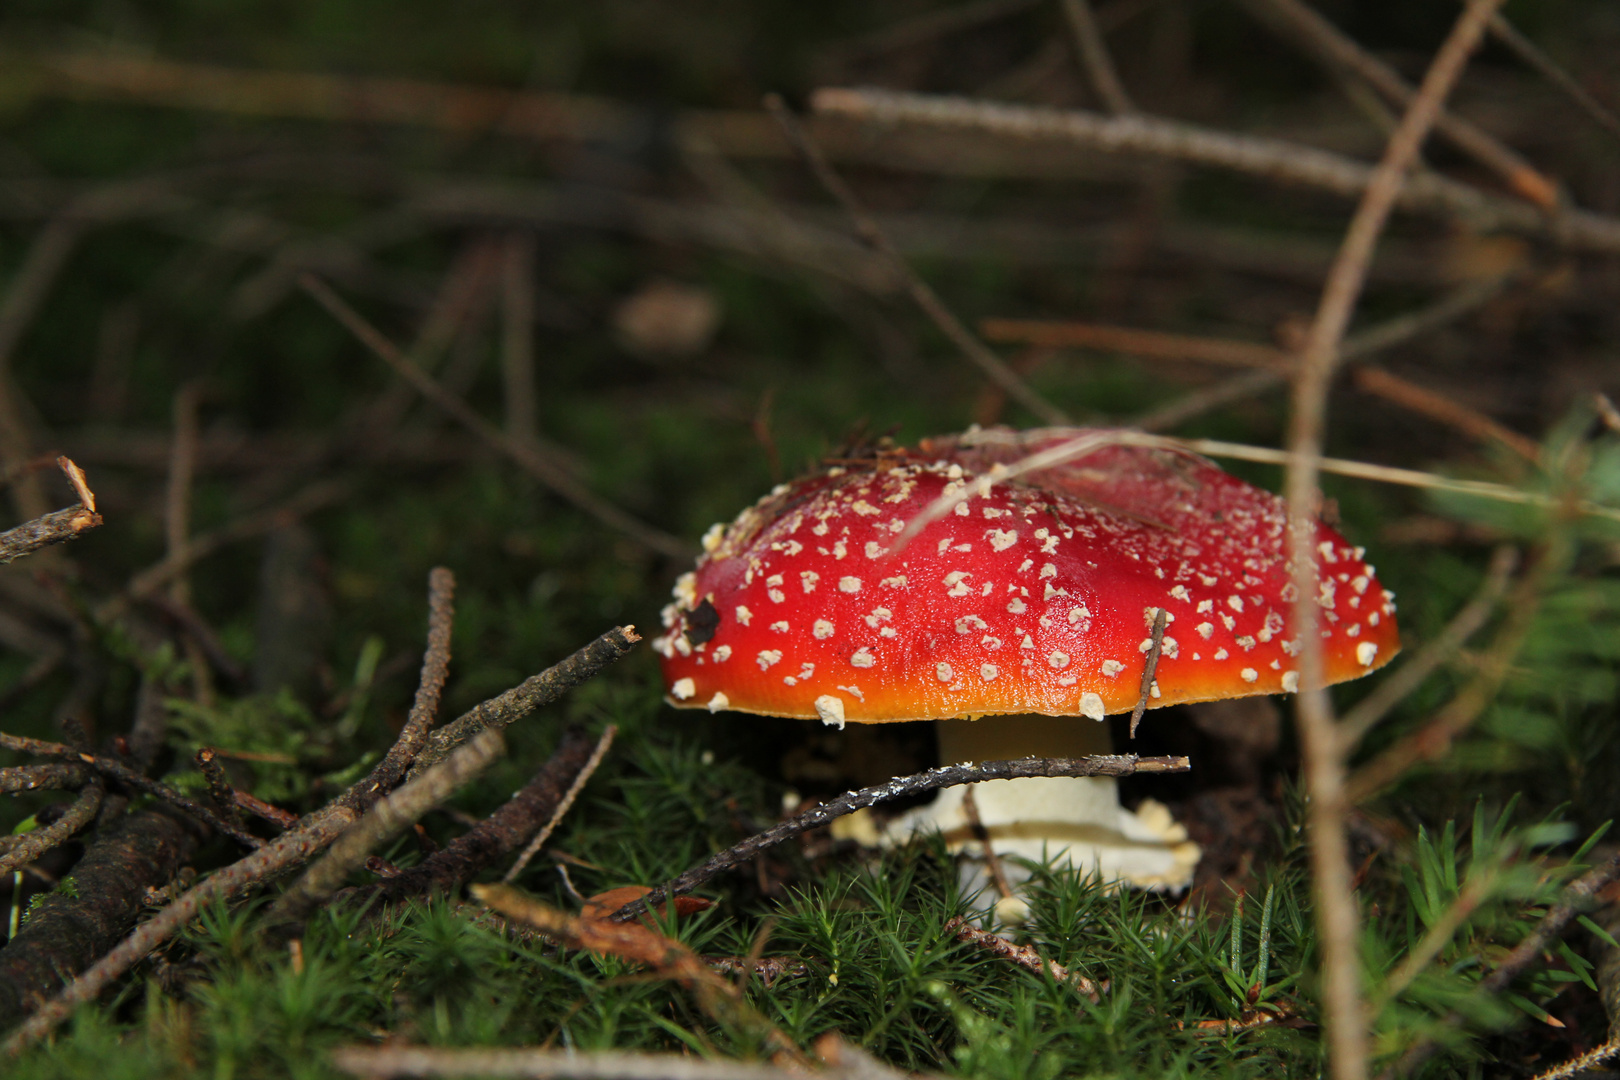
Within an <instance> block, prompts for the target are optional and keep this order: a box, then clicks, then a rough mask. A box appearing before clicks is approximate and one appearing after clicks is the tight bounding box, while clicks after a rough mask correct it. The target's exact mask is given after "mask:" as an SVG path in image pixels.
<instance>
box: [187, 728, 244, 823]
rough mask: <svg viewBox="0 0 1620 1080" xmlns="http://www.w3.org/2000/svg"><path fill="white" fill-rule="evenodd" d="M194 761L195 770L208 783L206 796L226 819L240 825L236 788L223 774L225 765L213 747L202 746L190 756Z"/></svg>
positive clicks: (240, 811) (240, 818)
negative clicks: (220, 761) (221, 762)
mask: <svg viewBox="0 0 1620 1080" xmlns="http://www.w3.org/2000/svg"><path fill="white" fill-rule="evenodd" d="M192 761H194V762H196V765H197V771H198V772H200V773H202V774H203V780H204V781H205V782H207V784H208V798H209V800H210V801H211V802H212V803H213V804H214V809H215V810H217V811H218V812H219V813H220V814H221V815H222V816H223V817H224V818H225V820H226V821H229V822H230V823H231V824H232V825H234V826H236V827H237V828H241V827H242V808H241V807H240V806H237V805H236V789H235V788H234V787H232V786H231V778H230V777H229V776H227V775H225V766H223V765H221V764H220V763H219V755H218V754H216V753H215V752H214V749H213V747H211V746H204V747H202V748H201V749H200V750H198V751H197V753H196V754H194V755H193V756H192Z"/></svg>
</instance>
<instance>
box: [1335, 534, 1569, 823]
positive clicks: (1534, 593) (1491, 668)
mask: <svg viewBox="0 0 1620 1080" xmlns="http://www.w3.org/2000/svg"><path fill="white" fill-rule="evenodd" d="M1562 561H1563V556H1562V555H1561V554H1559V553H1556V552H1554V551H1552V550H1547V549H1544V550H1543V551H1542V552H1541V554H1540V555H1539V556H1538V557H1537V558H1536V559H1535V561H1534V562H1533V563H1532V565H1531V567H1530V569H1529V570H1528V571H1527V572H1526V573H1525V574H1524V576H1523V577H1521V578H1520V579H1519V581H1518V583H1517V584H1516V585H1515V586H1514V588H1513V591H1512V593H1511V594H1510V595H1509V597H1508V599H1507V602H1506V603H1505V604H1504V605H1503V607H1504V610H1505V611H1506V612H1507V614H1506V615H1505V616H1504V618H1503V620H1502V624H1501V626H1500V627H1498V628H1497V631H1496V636H1495V638H1494V640H1492V642H1491V645H1490V648H1489V649H1488V650H1486V652H1485V654H1484V655H1483V656H1482V657H1480V660H1479V665H1478V672H1477V674H1476V675H1475V676H1474V678H1473V679H1472V680H1471V681H1470V682H1469V684H1468V685H1467V686H1465V687H1463V689H1462V690H1460V691H1458V693H1457V694H1456V696H1454V697H1453V698H1452V699H1451V700H1450V701H1448V702H1447V703H1446V704H1445V705H1444V706H1442V707H1441V708H1439V709H1437V710H1435V712H1434V713H1433V714H1432V715H1431V716H1430V717H1429V718H1428V719H1427V720H1425V721H1424V723H1423V726H1422V727H1420V728H1419V729H1418V730H1416V731H1414V732H1412V733H1411V734H1408V735H1405V736H1402V737H1401V738H1399V739H1397V740H1396V741H1395V742H1394V743H1392V744H1390V745H1389V746H1387V747H1385V748H1384V749H1383V750H1382V751H1381V752H1380V753H1379V754H1378V755H1377V756H1376V757H1374V758H1373V759H1372V760H1371V761H1369V762H1367V763H1366V764H1364V765H1362V766H1361V767H1360V768H1358V769H1357V770H1356V771H1355V772H1354V773H1353V774H1352V775H1351V776H1350V778H1349V780H1348V781H1347V783H1346V785H1345V797H1346V798H1347V799H1348V800H1349V801H1350V802H1351V803H1358V802H1361V801H1362V800H1364V799H1367V798H1370V797H1371V796H1373V795H1374V794H1376V793H1377V792H1378V791H1380V790H1382V789H1383V788H1385V787H1387V786H1388V785H1390V784H1392V783H1394V782H1395V780H1397V779H1398V778H1399V777H1400V776H1401V775H1402V774H1404V773H1405V772H1406V771H1407V770H1408V769H1411V768H1412V767H1413V766H1415V765H1419V764H1421V763H1423V762H1425V761H1433V760H1435V759H1436V758H1439V757H1441V756H1443V755H1444V754H1445V753H1446V752H1447V751H1448V750H1450V749H1451V745H1452V743H1453V742H1455V741H1456V739H1457V737H1458V736H1459V735H1461V734H1462V733H1463V732H1464V731H1466V730H1468V728H1469V726H1471V725H1472V724H1473V722H1474V721H1475V720H1476V719H1478V717H1479V714H1480V713H1481V712H1483V711H1484V710H1485V708H1486V706H1488V705H1489V704H1490V703H1491V702H1492V701H1493V700H1494V699H1495V697H1496V692H1497V690H1498V689H1500V688H1501V685H1502V683H1503V681H1504V680H1506V679H1507V677H1508V675H1509V674H1510V672H1511V670H1512V664H1513V658H1514V657H1515V656H1517V655H1518V653H1519V648H1520V646H1522V645H1523V644H1524V640H1525V638H1526V637H1527V636H1528V635H1529V633H1530V627H1531V625H1532V624H1533V623H1534V622H1535V619H1536V615H1537V613H1538V612H1539V611H1540V610H1541V600H1542V593H1543V590H1544V589H1545V586H1546V583H1547V580H1548V578H1549V577H1551V576H1552V574H1553V573H1554V572H1555V567H1556V566H1558V565H1559V564H1561V563H1562Z"/></svg>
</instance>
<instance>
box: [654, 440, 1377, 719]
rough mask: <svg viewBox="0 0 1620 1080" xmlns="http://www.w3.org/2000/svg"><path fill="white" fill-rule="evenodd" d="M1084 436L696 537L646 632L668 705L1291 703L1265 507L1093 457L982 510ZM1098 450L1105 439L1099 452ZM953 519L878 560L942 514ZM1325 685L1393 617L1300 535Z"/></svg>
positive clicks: (864, 709) (1184, 463) (808, 498)
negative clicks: (659, 629)
mask: <svg viewBox="0 0 1620 1080" xmlns="http://www.w3.org/2000/svg"><path fill="white" fill-rule="evenodd" d="M1077 434H1081V433H1080V432H1076V431H1073V430H1068V429H1053V430H1050V431H1045V432H1039V433H1031V434H1030V435H1026V436H1023V437H1019V436H1015V435H1013V434H1012V433H1009V432H981V433H973V434H972V435H970V436H964V437H960V438H951V439H939V440H930V441H926V442H924V444H923V445H922V447H921V448H920V449H918V450H916V451H894V452H888V453H885V454H882V455H880V456H878V457H876V458H875V459H873V460H870V461H866V462H862V463H859V464H855V465H840V466H835V467H832V468H829V469H827V470H825V471H824V472H822V473H820V474H819V475H815V476H810V477H806V478H804V479H801V480H798V481H796V482H794V483H792V484H786V485H781V486H779V487H777V488H776V490H774V491H773V492H771V494H769V495H767V496H766V497H765V498H764V499H762V500H760V502H759V503H758V504H756V505H755V506H753V507H751V508H749V509H747V510H745V511H743V513H742V514H741V515H740V516H739V517H738V518H737V520H736V521H734V522H732V523H731V525H730V526H727V527H724V528H722V527H721V526H718V525H717V526H715V527H714V528H713V529H711V530H710V532H709V534H708V535H707V536H706V537H705V538H704V548H705V551H706V554H705V555H704V556H703V557H702V558H701V559H700V560H699V562H698V566H697V570H696V572H695V573H690V574H685V575H682V577H681V579H680V581H679V582H678V583H677V584H676V588H675V596H676V603H674V604H672V605H670V606H669V607H668V608H666V609H665V612H664V625H665V628H666V631H667V633H666V634H665V635H664V636H663V637H661V638H659V639H658V640H657V641H656V642H655V643H654V644H655V647H656V648H657V649H658V650H659V652H660V654H661V655H662V656H663V666H664V681H665V686H666V687H667V688H668V691H669V700H670V701H671V703H672V704H675V705H678V706H683V707H688V708H694V707H703V706H707V707H708V708H709V709H711V710H719V709H735V710H739V711H743V712H753V713H765V714H771V715H778V716H798V717H820V718H821V719H822V720H824V721H826V722H827V723H834V724H840V725H841V724H842V723H843V722H844V721H846V720H849V721H858V722H867V723H872V722H883V721H891V720H919V719H940V718H946V717H957V716H976V715H982V714H990V713H1030V712H1033V713H1045V714H1048V715H1054V716H1072V715H1084V716H1089V717H1092V718H1094V719H1099V720H1100V719H1102V717H1103V716H1104V715H1105V714H1107V713H1113V712H1123V711H1127V710H1129V709H1131V708H1132V707H1133V706H1134V705H1135V704H1136V700H1137V697H1138V696H1139V693H1140V689H1141V679H1142V672H1143V668H1144V666H1145V664H1146V659H1147V653H1148V650H1149V648H1150V647H1151V628H1152V625H1153V621H1154V618H1155V616H1156V615H1157V614H1158V612H1159V610H1160V609H1161V608H1163V609H1164V611H1165V613H1166V618H1167V626H1166V630H1165V635H1164V642H1163V648H1162V652H1161V656H1160V659H1159V664H1158V668H1157V670H1156V673H1155V674H1156V678H1155V681H1154V687H1153V696H1152V698H1151V700H1150V701H1149V705H1150V706H1152V707H1157V706H1161V705H1173V704H1176V703H1179V702H1187V701H1206V700H1210V699H1214V698H1227V697H1239V696H1243V695H1248V694H1274V693H1278V692H1291V691H1293V690H1295V689H1296V688H1297V686H1298V679H1299V676H1298V665H1297V663H1296V661H1295V657H1296V656H1297V655H1298V654H1299V651H1300V644H1299V642H1298V641H1297V640H1295V639H1294V638H1293V637H1292V636H1291V631H1290V622H1291V620H1292V615H1291V612H1292V607H1293V600H1294V596H1295V591H1294V586H1293V584H1292V576H1293V575H1292V569H1291V564H1290V563H1289V560H1288V558H1287V553H1286V548H1287V544H1286V543H1285V537H1286V534H1287V512H1286V509H1285V507H1284V505H1283V502H1282V500H1281V499H1279V498H1278V497H1277V496H1275V495H1272V494H1270V493H1269V492H1266V491H1262V490H1261V489H1259V488H1256V487H1253V486H1252V485H1250V484H1247V483H1244V482H1243V481H1241V480H1239V479H1237V478H1236V477H1233V476H1230V475H1228V474H1227V473H1225V472H1222V471H1221V470H1220V469H1219V468H1217V467H1216V466H1214V465H1213V464H1211V463H1210V462H1208V461H1206V460H1205V459H1203V458H1200V457H1197V456H1195V455H1192V454H1189V453H1185V452H1182V451H1171V450H1163V449H1157V448H1143V447H1139V446H1125V445H1103V446H1101V447H1098V448H1095V449H1093V450H1091V451H1090V452H1088V453H1086V454H1085V455H1084V456H1082V457H1079V458H1078V459H1076V460H1073V461H1070V462H1067V463H1065V464H1063V465H1061V466H1058V467H1054V468H1049V469H1045V470H1041V471H1039V472H1032V473H1028V474H1025V475H1023V476H1020V477H1018V478H1017V479H1016V480H1015V481H1013V482H1010V483H998V484H995V485H993V486H991V487H989V490H988V491H987V492H986V491H983V490H982V487H981V485H977V484H974V483H972V482H973V481H974V480H976V479H977V478H978V477H979V476H980V475H981V474H989V475H992V476H993V475H994V472H993V470H994V469H995V467H996V466H997V465H1007V464H1010V463H1012V462H1013V461H1016V460H1018V459H1020V458H1022V457H1024V456H1025V455H1026V454H1028V453H1030V452H1032V451H1036V450H1040V449H1044V448H1046V447H1048V446H1051V445H1055V444H1056V443H1057V442H1060V441H1063V440H1066V439H1070V438H1073V437H1074V436H1075V435H1077ZM1099 434H1106V433H1099ZM953 493H965V494H966V495H967V497H966V498H965V499H964V500H963V501H961V502H960V503H958V504H957V505H956V506H955V507H954V510H953V512H951V513H948V514H946V515H945V516H943V517H940V518H938V519H937V520H934V521H932V522H930V523H928V524H927V525H925V526H924V527H923V528H922V529H921V531H919V532H917V533H916V535H915V536H914V537H913V538H912V539H911V540H910V542H909V543H908V544H906V545H905V546H904V547H903V548H902V549H899V550H896V541H897V539H898V538H899V536H900V534H901V533H902V532H903V531H904V530H905V529H906V527H907V526H908V524H910V523H911V522H912V521H913V519H914V518H916V517H917V516H918V515H920V514H922V513H923V511H925V510H926V509H927V508H928V507H929V506H930V505H931V504H932V503H934V502H935V500H937V499H939V498H940V497H941V496H942V495H950V494H953ZM1316 537H1317V544H1316V548H1317V551H1318V553H1319V555H1318V560H1317V566H1318V581H1319V586H1318V588H1319V594H1318V597H1317V600H1318V603H1320V604H1321V605H1322V617H1321V633H1322V639H1323V642H1322V644H1323V647H1324V649H1325V657H1324V658H1325V663H1326V670H1327V679H1328V681H1329V682H1340V681H1343V680H1345V679H1352V678H1355V677H1357V676H1359V675H1363V674H1366V673H1367V672H1369V671H1371V670H1373V669H1374V668H1377V667H1380V666H1382V665H1383V664H1384V663H1386V662H1388V660H1389V659H1390V657H1392V656H1393V655H1394V654H1395V653H1396V652H1397V651H1398V650H1399V648H1400V645H1399V637H1398V634H1397V631H1396V627H1395V618H1394V612H1395V606H1394V602H1393V600H1394V598H1393V594H1391V593H1389V592H1388V591H1387V590H1385V589H1384V588H1383V587H1382V586H1381V585H1380V584H1379V583H1378V581H1377V579H1376V577H1375V576H1374V573H1373V568H1372V567H1371V566H1369V565H1367V563H1366V562H1365V561H1364V560H1363V558H1362V556H1363V552H1362V549H1361V548H1357V547H1352V546H1351V545H1350V544H1348V543H1347V542H1346V541H1345V540H1344V538H1343V537H1342V536H1340V535H1339V534H1338V533H1337V532H1336V531H1334V530H1333V529H1332V528H1330V527H1328V526H1327V525H1325V524H1321V523H1320V522H1318V523H1317V526H1316Z"/></svg>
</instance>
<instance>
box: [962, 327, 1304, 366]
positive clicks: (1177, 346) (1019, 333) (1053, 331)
mask: <svg viewBox="0 0 1620 1080" xmlns="http://www.w3.org/2000/svg"><path fill="white" fill-rule="evenodd" d="M979 332H980V333H981V334H983V335H984V337H985V340H986V341H1004V342H1019V343H1021V344H1025V345H1044V346H1046V347H1048V348H1063V349H1103V350H1108V351H1112V352H1122V353H1126V354H1128V355H1130V356H1151V357H1156V358H1158V359H1161V360H1199V361H1203V362H1205V363H1210V364H1227V365H1231V366H1234V367H1253V368H1264V369H1267V370H1270V371H1276V372H1278V373H1279V374H1286V373H1287V372H1288V371H1290V370H1292V369H1293V366H1294V364H1293V358H1292V357H1290V356H1289V354H1288V353H1287V352H1286V351H1285V350H1283V349H1279V348H1278V347H1277V346H1275V345H1263V344H1259V343H1256V342H1250V341H1233V340H1230V339H1228V338H1216V337H1195V336H1193V335H1191V334H1166V333H1163V332H1161V331H1158V330H1139V329H1137V328H1136V327H1134V326H1109V325H1106V324H1104V323H1088V322H1075V321H1072V320H1065V321H1061V322H1060V321H1055V320H1050V319H984V320H982V321H980V323H979Z"/></svg>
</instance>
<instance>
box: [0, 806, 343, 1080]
mask: <svg viewBox="0 0 1620 1080" xmlns="http://www.w3.org/2000/svg"><path fill="white" fill-rule="evenodd" d="M359 816H360V815H359V813H358V812H356V811H355V810H353V809H351V808H349V807H347V806H341V805H338V806H331V807H329V808H327V809H325V810H323V811H320V812H318V813H316V814H315V815H312V817H311V818H310V821H309V823H308V824H307V825H306V826H305V827H304V828H301V829H296V830H293V831H291V832H288V833H285V834H283V835H282V836H279V837H277V838H276V839H275V840H272V841H270V842H269V843H267V844H265V845H264V846H263V847H261V848H259V849H258V850H257V851H255V852H253V853H252V854H250V855H248V856H247V857H246V858H244V859H241V860H239V861H238V862H235V863H232V864H231V865H230V866H227V867H225V868H224V869H222V870H217V871H215V872H214V873H213V874H211V875H209V877H208V878H207V880H205V881H203V882H202V883H201V884H200V885H197V886H195V887H194V888H192V889H190V890H188V891H187V892H185V893H184V894H182V895H181V896H180V897H179V898H178V899H176V900H175V901H174V902H173V903H171V904H170V905H169V906H168V907H165V908H164V909H163V910H162V911H160V912H158V913H157V914H156V915H154V916H152V918H150V919H148V920H147V921H146V922H144V923H142V924H141V925H140V926H138V927H136V928H135V931H134V933H132V934H130V935H129V936H128V937H126V938H125V939H124V940H123V941H122V942H120V943H119V944H118V945H117V946H116V947H114V948H113V949H112V950H111V951H110V952H108V953H107V954H106V955H105V956H103V957H102V958H101V959H100V960H98V961H96V962H95V963H94V964H92V965H91V966H90V967H88V968H86V969H85V970H84V971H83V972H82V973H80V974H79V975H78V977H77V978H75V979H74V980H73V981H72V982H70V983H69V984H68V985H67V986H66V987H65V988H63V990H62V992H61V993H59V994H58V995H57V996H56V997H54V998H52V999H51V1000H50V1001H49V1002H47V1003H46V1004H44V1005H43V1006H41V1007H40V1008H39V1010H38V1011H37V1012H35V1013H34V1015H33V1016H31V1017H29V1018H28V1019H27V1020H26V1021H24V1022H23V1023H22V1024H21V1025H20V1026H18V1028H17V1029H16V1030H15V1031H13V1032H12V1033H11V1035H10V1037H9V1038H8V1039H7V1040H6V1041H5V1043H4V1044H3V1045H0V1054H5V1055H8V1056H16V1055H17V1054H20V1053H22V1052H23V1051H24V1050H26V1049H27V1048H28V1047H29V1046H31V1045H33V1044H34V1043H35V1042H37V1041H39V1040H40V1039H42V1038H44V1037H45V1036H46V1035H48V1034H50V1032H51V1031H52V1030H53V1029H55V1028H56V1026H57V1025H58V1024H60V1023H62V1022H63V1021H64V1020H66V1019H67V1018H68V1017H70V1016H72V1015H73V1010H74V1009H76V1008H78V1007H79V1006H80V1005H82V1004H84V1003H85V1002H87V1001H91V1000H93V999H94V998H96V997H97V996H99V995H100V994H101V992H102V990H104V989H106V988H107V987H108V986H109V985H111V984H112V983H113V982H114V981H115V980H116V979H119V978H121V977H122V976H123V975H124V973H125V972H127V971H128V970H129V969H130V968H132V967H134V966H135V964H137V963H138V962H139V961H140V960H141V958H142V957H144V956H146V954H147V953H149V952H151V951H152V950H153V949H155V948H157V947H158V946H159V945H161V944H163V943H164V942H165V941H167V940H168V939H169V938H171V937H173V936H174V934H175V933H176V932H178V931H179V930H180V928H181V927H183V926H185V924H186V923H188V922H190V921H191V920H192V919H193V918H194V917H195V916H196V915H197V913H198V912H200V911H201V910H202V909H203V907H204V906H205V905H207V904H209V903H212V902H213V901H214V900H216V899H218V898H221V897H230V896H234V895H236V894H237V893H239V892H242V891H244V890H246V889H248V888H251V887H253V886H254V885H257V884H260V883H261V882H263V881H264V880H265V879H266V878H268V877H270V876H272V875H273V874H275V873H277V872H279V871H281V870H284V869H286V868H287V867H289V866H294V865H296V864H298V863H300V862H303V861H304V860H306V859H308V858H309V857H310V856H311V855H313V854H315V853H316V852H317V851H319V850H321V848H323V847H325V846H326V845H327V844H329V843H331V842H332V840H333V839H335V838H336V837H337V836H338V835H340V834H341V833H342V832H343V831H344V830H345V829H347V828H348V827H349V826H350V825H351V824H353V823H354V821H355V820H356V819H358V818H359Z"/></svg>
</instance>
